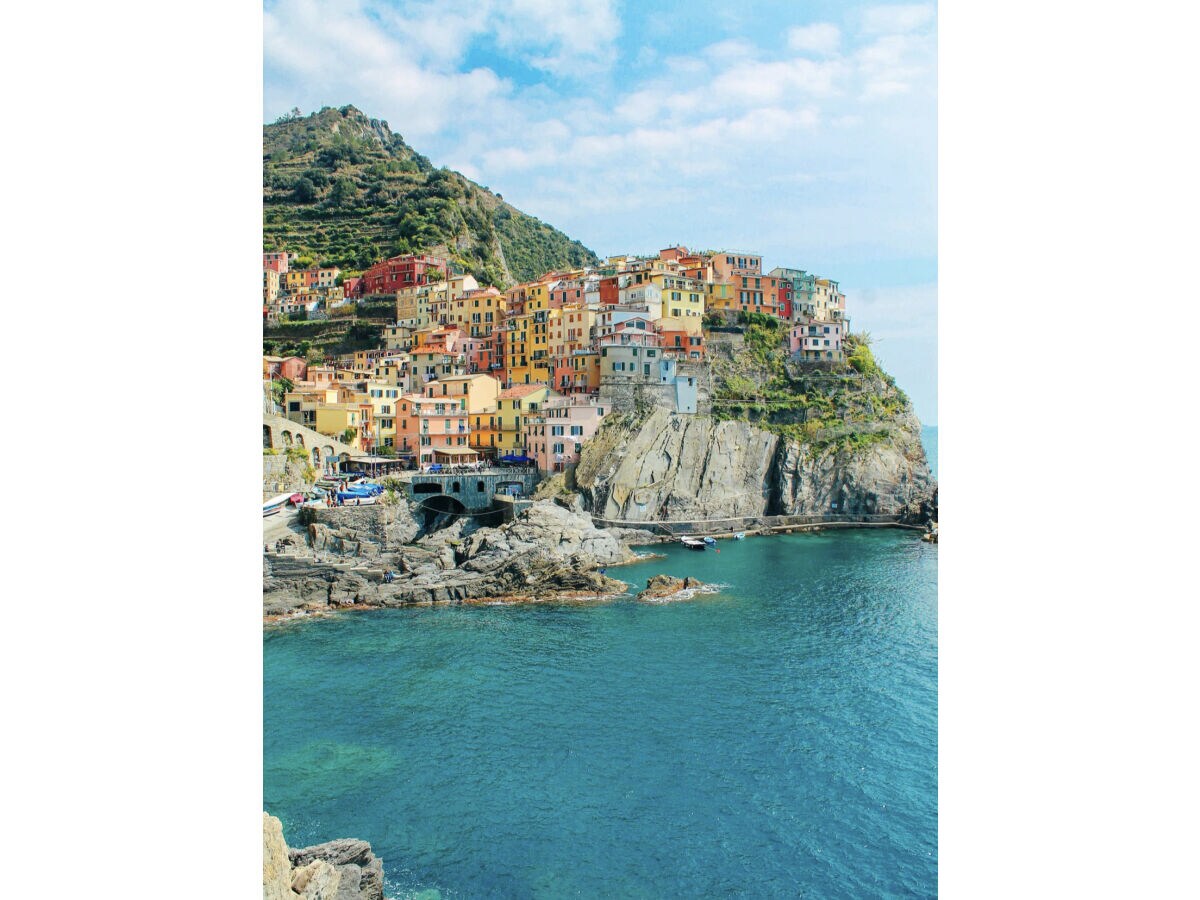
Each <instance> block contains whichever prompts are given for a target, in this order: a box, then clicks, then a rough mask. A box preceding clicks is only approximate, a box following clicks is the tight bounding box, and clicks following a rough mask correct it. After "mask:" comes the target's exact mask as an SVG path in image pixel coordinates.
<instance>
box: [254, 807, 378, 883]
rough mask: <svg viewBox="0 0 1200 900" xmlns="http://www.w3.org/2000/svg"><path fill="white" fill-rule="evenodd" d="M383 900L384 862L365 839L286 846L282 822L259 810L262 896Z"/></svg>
mask: <svg viewBox="0 0 1200 900" xmlns="http://www.w3.org/2000/svg"><path fill="white" fill-rule="evenodd" d="M300 897H303V898H304V900H383V861H382V860H380V859H378V858H377V857H376V856H375V854H374V853H372V852H371V845H370V844H368V843H367V842H366V841H358V840H353V839H343V840H337V841H329V842H328V843H326V844H317V845H316V846H315V847H305V848H304V849H302V850H289V849H288V846H287V844H286V843H285V842H284V839H283V825H282V824H281V823H280V821H279V820H278V819H277V818H275V817H274V816H272V815H268V814H267V813H265V812H264V813H263V900H297V898H300Z"/></svg>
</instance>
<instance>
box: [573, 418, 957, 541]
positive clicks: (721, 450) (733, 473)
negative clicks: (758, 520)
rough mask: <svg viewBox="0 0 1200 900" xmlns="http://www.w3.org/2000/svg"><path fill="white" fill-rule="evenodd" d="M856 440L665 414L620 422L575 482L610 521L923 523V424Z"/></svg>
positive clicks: (891, 423)
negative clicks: (786, 518) (812, 518)
mask: <svg viewBox="0 0 1200 900" xmlns="http://www.w3.org/2000/svg"><path fill="white" fill-rule="evenodd" d="M850 434H851V438H852V439H850V440H843V441H830V440H829V439H828V434H827V433H826V434H823V435H822V437H823V441H822V442H821V443H818V442H816V441H813V442H806V441H803V440H800V439H798V438H795V437H790V436H788V435H782V434H776V433H772V432H770V431H767V430H764V429H763V428H760V427H758V426H756V425H754V424H752V423H750V422H745V421H737V420H724V421H718V420H716V419H714V418H712V417H710V416H691V415H680V414H677V413H673V412H669V411H667V410H665V409H655V410H654V411H653V412H652V413H650V415H649V416H647V417H646V418H644V419H639V418H637V417H635V416H632V415H627V416H614V417H612V419H611V420H610V421H609V422H608V423H607V424H606V425H605V427H604V428H603V429H601V431H600V433H599V434H598V435H597V436H596V437H595V438H593V439H592V440H591V441H589V442H588V443H587V444H586V445H585V446H584V448H583V452H582V453H581V456H580V461H579V465H578V467H577V469H576V471H575V483H576V486H577V487H578V489H579V490H580V491H581V492H582V493H583V495H584V498H585V504H586V505H587V506H588V507H589V508H590V509H591V510H592V512H593V513H594V514H595V515H596V516H598V517H601V518H605V519H612V520H625V521H635V522H649V521H656V520H657V521H664V520H692V519H720V518H741V517H753V516H761V515H814V514H820V513H827V512H839V513H849V514H856V515H863V514H885V515H896V516H901V517H903V518H904V519H905V520H911V521H913V522H916V521H920V520H921V519H922V517H923V515H924V513H923V509H924V508H925V507H927V506H928V505H929V504H930V503H931V502H932V501H933V499H934V496H935V492H936V483H935V482H934V481H933V478H932V476H931V475H930V472H929V465H928V462H927V461H926V459H925V451H924V448H923V447H922V445H921V439H920V423H919V422H918V421H917V420H916V418H915V417H914V416H913V415H912V414H911V412H907V411H906V412H902V413H899V414H896V415H894V416H892V417H891V418H890V419H889V420H888V421H887V422H886V423H885V427H879V426H878V425H876V426H873V427H872V428H871V429H870V430H859V431H856V432H852V433H850ZM859 434H865V435H868V436H869V439H863V440H856V439H853V436H854V435H859ZM834 504H836V506H835V505H834Z"/></svg>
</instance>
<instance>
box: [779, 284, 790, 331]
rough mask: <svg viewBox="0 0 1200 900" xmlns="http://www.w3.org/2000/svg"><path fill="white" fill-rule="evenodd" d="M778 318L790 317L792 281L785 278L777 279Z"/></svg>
mask: <svg viewBox="0 0 1200 900" xmlns="http://www.w3.org/2000/svg"><path fill="white" fill-rule="evenodd" d="M778 315H779V318H781V319H788V320H789V321H790V320H791V318H792V282H791V280H790V279H787V278H780V279H779V313H778Z"/></svg>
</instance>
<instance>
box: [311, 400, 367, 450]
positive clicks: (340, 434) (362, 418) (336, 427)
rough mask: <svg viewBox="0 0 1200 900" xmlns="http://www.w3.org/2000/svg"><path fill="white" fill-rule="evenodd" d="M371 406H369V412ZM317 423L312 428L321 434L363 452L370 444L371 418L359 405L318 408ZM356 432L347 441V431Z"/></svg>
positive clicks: (337, 404)
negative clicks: (369, 421)
mask: <svg viewBox="0 0 1200 900" xmlns="http://www.w3.org/2000/svg"><path fill="white" fill-rule="evenodd" d="M370 408H371V407H370V405H368V406H367V409H368V410H369V409H370ZM316 412H317V415H316V422H315V424H314V425H313V426H312V427H313V428H314V429H315V430H316V431H319V432H321V434H326V435H329V436H330V437H335V438H337V439H338V440H339V441H343V442H344V443H347V444H349V445H350V446H351V447H354V448H355V449H357V450H361V449H363V448H365V447H367V446H369V443H370V430H369V427H368V424H367V423H368V420H369V416H368V415H365V414H364V410H363V407H362V406H361V405H359V404H358V403H334V404H329V405H327V406H318V407H317V411H316ZM347 429H350V430H352V431H353V432H354V436H353V438H351V439H350V440H346V431H347Z"/></svg>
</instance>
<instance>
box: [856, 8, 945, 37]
mask: <svg viewBox="0 0 1200 900" xmlns="http://www.w3.org/2000/svg"><path fill="white" fill-rule="evenodd" d="M934 16H935V10H934V6H933V4H932V3H919V4H909V5H904V6H872V7H870V8H868V9H866V10H865V11H864V12H863V31H865V32H866V33H867V34H904V33H906V32H909V31H915V30H916V29H918V28H920V27H922V26H924V25H928V24H930V23H932V22H933V20H934Z"/></svg>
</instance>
